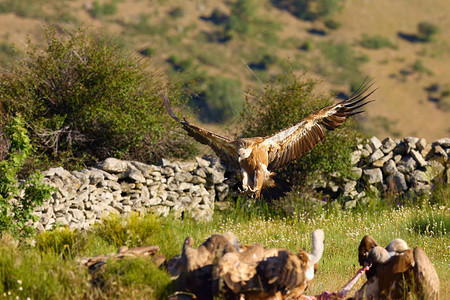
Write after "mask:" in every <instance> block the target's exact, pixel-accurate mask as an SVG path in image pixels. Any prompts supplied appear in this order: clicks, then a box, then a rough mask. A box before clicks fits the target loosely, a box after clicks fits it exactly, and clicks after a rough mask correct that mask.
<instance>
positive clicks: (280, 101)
mask: <svg viewBox="0 0 450 300" xmlns="http://www.w3.org/2000/svg"><path fill="white" fill-rule="evenodd" d="M315 85H316V82H315V81H312V80H301V78H298V77H295V76H293V75H291V76H289V77H286V78H281V79H280V80H279V82H278V83H277V84H274V85H272V86H267V87H266V88H265V93H264V95H258V96H256V95H253V96H251V97H250V96H249V97H247V98H246V107H245V109H244V113H243V123H244V126H243V128H244V130H243V135H244V137H250V136H267V135H270V134H274V133H276V132H278V131H279V130H281V129H284V128H286V127H288V126H291V125H292V124H294V123H297V122H298V121H300V120H301V119H302V118H304V117H305V116H307V115H309V114H310V113H312V112H314V111H316V110H318V109H320V108H323V107H325V106H327V105H330V104H331V103H332V102H331V100H330V99H329V98H324V97H319V96H317V95H316V94H315V93H314V91H313V90H314V87H315ZM250 94H252V93H251V92H250ZM351 123H352V122H351V121H350V120H348V121H347V122H346V123H344V125H343V126H341V127H340V128H339V129H337V130H334V131H331V132H328V133H327V134H326V140H325V142H324V143H319V144H318V145H317V146H316V147H315V148H314V149H313V150H312V151H311V152H309V153H307V154H305V155H303V157H302V158H300V159H299V160H297V161H294V162H292V163H291V164H290V165H288V166H287V167H285V168H284V169H283V171H282V172H279V174H280V175H281V176H282V177H284V178H286V179H287V180H289V181H291V183H293V184H294V185H296V186H297V187H298V186H301V185H305V183H306V181H307V180H308V177H314V176H313V175H315V174H317V173H324V174H325V175H326V174H330V173H332V172H340V173H342V174H344V175H346V176H350V174H351V173H350V168H351V163H350V153H351V152H352V149H353V147H354V146H356V143H357V141H356V137H357V136H359V133H358V132H357V131H356V130H355V129H354V127H353V126H352V124H351ZM310 175H311V176H310Z"/></svg>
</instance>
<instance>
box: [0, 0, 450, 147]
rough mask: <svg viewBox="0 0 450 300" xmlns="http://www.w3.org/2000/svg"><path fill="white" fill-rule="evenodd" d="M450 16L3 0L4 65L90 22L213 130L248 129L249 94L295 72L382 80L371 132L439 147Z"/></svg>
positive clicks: (286, 4) (331, 1)
mask: <svg viewBox="0 0 450 300" xmlns="http://www.w3.org/2000/svg"><path fill="white" fill-rule="evenodd" d="M449 14H450V6H449V5H448V2H447V1H446V0H432V1H421V0H397V1H389V0H376V1H371V0H358V1H357V0H259V1H257V0H228V1H217V0H98V1H87V0H45V1H44V0H2V1H0V65H1V67H2V68H8V65H10V64H13V63H16V62H17V60H18V57H19V60H20V55H21V54H22V55H24V53H26V51H27V49H26V48H27V47H28V46H27V45H29V43H28V40H30V41H31V42H32V43H33V44H35V45H38V47H39V45H40V44H44V33H45V30H44V28H45V27H46V25H56V26H59V27H61V28H63V27H64V28H77V27H79V26H89V27H88V30H89V31H92V32H95V33H96V34H100V35H104V36H105V37H108V38H110V39H114V40H116V41H117V42H118V43H119V45H120V47H122V48H123V49H126V50H128V51H132V52H133V53H134V54H135V55H136V56H137V57H139V58H140V59H142V60H149V61H150V64H151V68H153V69H157V70H159V71H161V73H163V74H165V76H167V77H168V78H169V79H170V80H173V81H174V82H177V83H179V84H181V85H182V86H183V89H184V91H185V92H186V93H187V94H188V96H189V102H188V103H189V106H190V107H192V108H193V110H192V111H193V112H194V114H195V115H196V116H197V118H198V120H197V121H200V122H203V123H205V124H206V125H205V126H206V127H208V128H210V129H214V130H216V131H217V130H218V131H222V132H223V131H224V130H225V129H224V124H226V125H227V127H226V128H227V129H226V130H227V131H228V133H230V132H237V131H239V126H238V124H236V123H237V121H236V120H237V117H238V115H239V113H240V112H241V110H242V109H243V105H244V99H245V97H246V95H248V93H247V92H248V91H249V89H251V90H253V91H254V90H256V91H257V90H260V91H264V88H265V86H266V84H270V83H271V82H275V81H277V80H279V78H280V76H281V75H282V74H286V73H294V74H298V75H300V74H303V75H302V76H306V77H311V78H314V79H318V80H320V83H319V84H317V91H316V92H317V93H319V94H323V95H328V94H330V93H332V94H334V95H335V96H336V97H337V98H343V97H347V96H349V95H350V94H351V93H352V91H354V90H355V89H356V88H357V87H358V85H359V84H361V83H362V82H363V81H364V80H365V79H366V78H371V79H373V81H374V82H375V86H376V87H378V88H379V89H378V91H377V92H376V94H375V96H374V98H375V99H376V100H377V101H376V102H375V103H372V104H370V105H369V106H368V107H367V108H366V111H367V113H366V114H364V116H363V118H362V119H361V120H360V125H361V126H362V127H363V128H364V130H365V131H366V132H367V133H368V134H373V135H376V136H378V137H379V138H380V139H383V138H385V137H386V136H391V137H393V138H395V137H405V136H417V137H421V138H426V139H427V140H428V142H431V141H433V140H436V139H438V138H442V137H447V136H449V134H450V121H449V120H450V30H449V28H450V18H449V17H448V15H449ZM12 45H13V47H11V46H12ZM252 94H254V93H252Z"/></svg>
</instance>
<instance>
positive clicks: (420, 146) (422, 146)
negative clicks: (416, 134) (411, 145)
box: [416, 138, 427, 151]
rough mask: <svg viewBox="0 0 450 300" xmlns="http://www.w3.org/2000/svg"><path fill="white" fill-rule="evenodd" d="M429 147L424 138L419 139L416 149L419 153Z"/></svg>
mask: <svg viewBox="0 0 450 300" xmlns="http://www.w3.org/2000/svg"><path fill="white" fill-rule="evenodd" d="M426 146H427V140H426V139H424V138H421V139H419V141H418V142H417V143H416V148H417V150H419V151H422V150H423V149H425V147H426Z"/></svg>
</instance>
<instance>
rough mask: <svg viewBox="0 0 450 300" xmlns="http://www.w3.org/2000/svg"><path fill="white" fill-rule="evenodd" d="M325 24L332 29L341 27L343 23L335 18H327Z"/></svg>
mask: <svg viewBox="0 0 450 300" xmlns="http://www.w3.org/2000/svg"><path fill="white" fill-rule="evenodd" d="M324 25H325V26H326V27H327V28H328V29H331V30H336V29H339V28H341V26H342V24H341V23H339V22H338V21H336V20H333V19H327V20H326V21H325V22H324Z"/></svg>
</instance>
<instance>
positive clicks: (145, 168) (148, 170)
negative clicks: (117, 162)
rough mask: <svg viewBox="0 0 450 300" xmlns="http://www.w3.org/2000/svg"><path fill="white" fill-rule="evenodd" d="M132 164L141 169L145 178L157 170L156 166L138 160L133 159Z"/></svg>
mask: <svg viewBox="0 0 450 300" xmlns="http://www.w3.org/2000/svg"><path fill="white" fill-rule="evenodd" d="M131 165H132V166H133V167H135V168H136V169H137V170H139V171H140V172H141V173H142V175H143V176H144V177H145V178H148V177H149V176H151V175H150V174H151V173H152V172H154V170H155V168H154V166H150V165H147V164H144V163H141V162H138V161H132V162H131Z"/></svg>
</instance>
